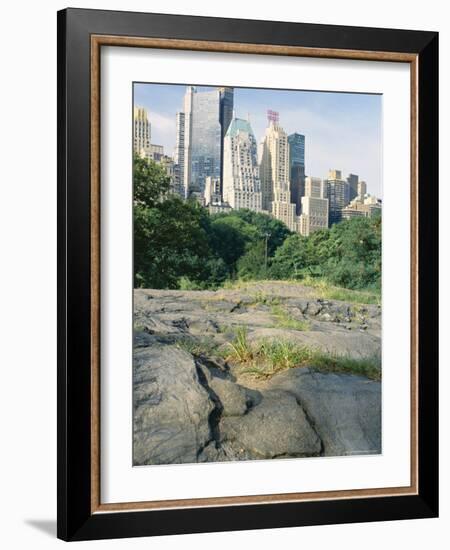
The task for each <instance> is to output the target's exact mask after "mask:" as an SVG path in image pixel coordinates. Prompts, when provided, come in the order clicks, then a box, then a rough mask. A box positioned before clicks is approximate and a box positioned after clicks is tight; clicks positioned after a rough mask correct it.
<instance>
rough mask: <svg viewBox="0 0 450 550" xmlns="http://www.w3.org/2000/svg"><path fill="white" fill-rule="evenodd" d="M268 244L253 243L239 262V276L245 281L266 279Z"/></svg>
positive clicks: (262, 242)
mask: <svg viewBox="0 0 450 550" xmlns="http://www.w3.org/2000/svg"><path fill="white" fill-rule="evenodd" d="M265 256H266V243H265V241H257V242H256V243H252V244H251V245H250V246H249V247H248V250H247V252H246V253H245V254H244V255H243V256H241V257H240V258H239V260H238V261H237V276H238V277H239V279H243V280H258V279H266V278H267V276H268V272H267V270H266V265H265Z"/></svg>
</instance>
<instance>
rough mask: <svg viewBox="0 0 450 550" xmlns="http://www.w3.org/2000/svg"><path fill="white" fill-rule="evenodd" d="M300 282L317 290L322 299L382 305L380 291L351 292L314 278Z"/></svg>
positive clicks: (307, 278) (306, 278)
mask: <svg viewBox="0 0 450 550" xmlns="http://www.w3.org/2000/svg"><path fill="white" fill-rule="evenodd" d="M299 282H300V283H301V284H303V285H304V286H309V287H312V288H314V289H315V290H317V292H318V294H319V295H320V298H322V299H324V300H340V301H341V302H353V303H357V304H376V305H381V293H380V292H379V291H378V292H377V291H369V290H351V289H349V288H343V287H339V286H333V285H331V284H330V283H328V282H327V281H325V280H324V279H315V278H313V277H305V278H304V279H302V280H301V281H299Z"/></svg>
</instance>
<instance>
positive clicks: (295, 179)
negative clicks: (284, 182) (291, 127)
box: [288, 133, 305, 216]
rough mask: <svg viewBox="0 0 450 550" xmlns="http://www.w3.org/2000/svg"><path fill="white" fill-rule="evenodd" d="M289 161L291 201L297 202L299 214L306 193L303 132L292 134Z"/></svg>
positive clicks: (289, 141)
mask: <svg viewBox="0 0 450 550" xmlns="http://www.w3.org/2000/svg"><path fill="white" fill-rule="evenodd" d="M288 143H289V162H290V174H289V177H290V185H291V202H293V203H294V204H295V207H296V214H297V216H298V215H300V213H301V198H302V197H303V195H304V194H305V136H304V135H303V134H298V133H294V134H290V135H289V136H288Z"/></svg>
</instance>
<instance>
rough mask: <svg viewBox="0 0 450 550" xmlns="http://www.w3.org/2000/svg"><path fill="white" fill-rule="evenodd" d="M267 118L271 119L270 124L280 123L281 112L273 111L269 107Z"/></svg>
mask: <svg viewBox="0 0 450 550" xmlns="http://www.w3.org/2000/svg"><path fill="white" fill-rule="evenodd" d="M267 120H268V121H269V124H270V123H272V124H274V125H275V124H278V121H279V120H280V113H279V112H278V111H272V110H271V109H269V110H268V111H267Z"/></svg>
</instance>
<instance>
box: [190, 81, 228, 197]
mask: <svg viewBox="0 0 450 550" xmlns="http://www.w3.org/2000/svg"><path fill="white" fill-rule="evenodd" d="M221 143H222V127H221V124H220V92H219V90H218V89H215V90H212V91H204V92H203V91H201V92H198V91H197V90H196V88H194V87H193V86H190V87H188V89H187V90H186V94H185V97H184V174H183V176H184V190H185V196H186V197H188V196H189V195H192V194H199V195H200V196H202V195H203V192H204V190H205V181H206V178H207V177H208V176H210V177H212V178H219V177H220V171H221Z"/></svg>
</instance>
